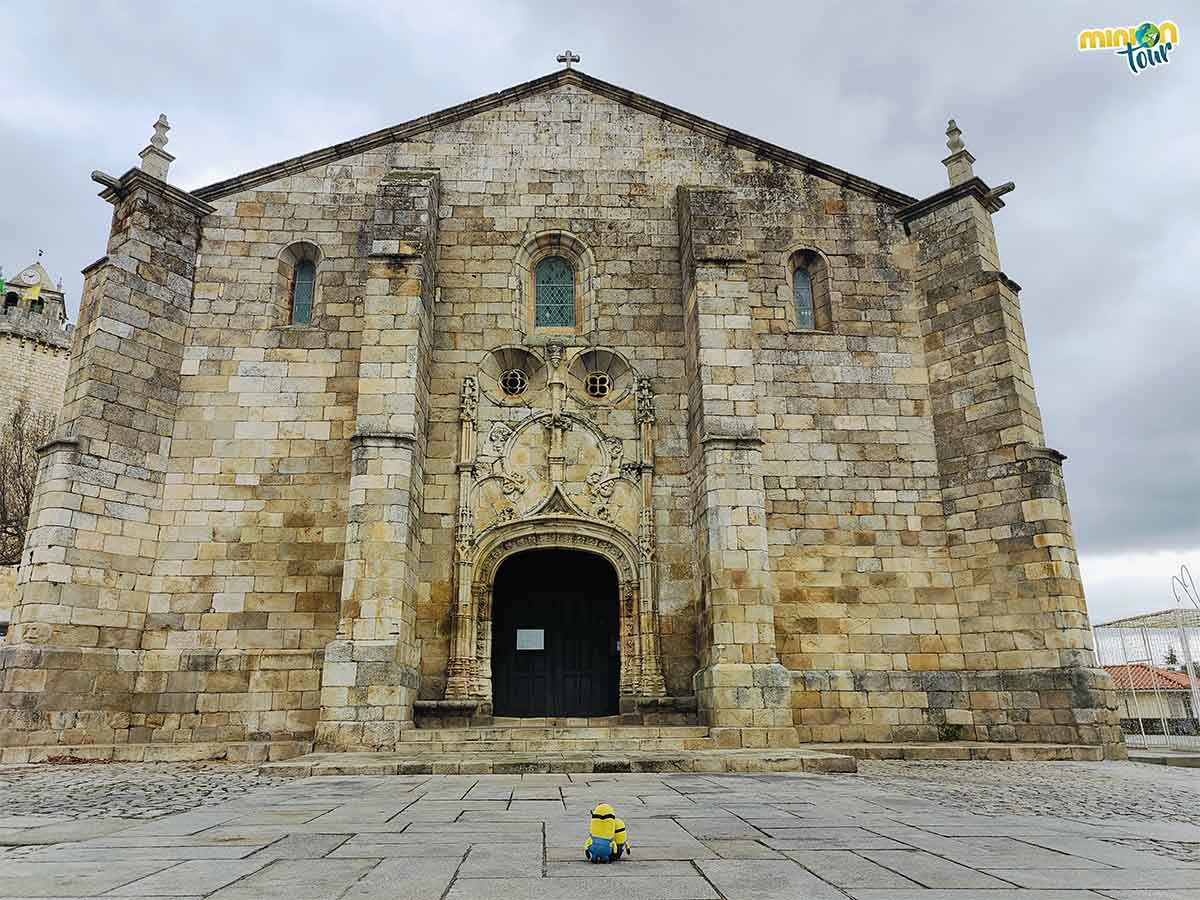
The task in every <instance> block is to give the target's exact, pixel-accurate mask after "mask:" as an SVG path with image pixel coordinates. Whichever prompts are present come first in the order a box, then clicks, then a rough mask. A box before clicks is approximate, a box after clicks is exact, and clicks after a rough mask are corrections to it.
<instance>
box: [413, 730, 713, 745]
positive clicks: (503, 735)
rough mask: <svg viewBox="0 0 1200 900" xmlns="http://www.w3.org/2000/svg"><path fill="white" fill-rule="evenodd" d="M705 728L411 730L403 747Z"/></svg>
mask: <svg viewBox="0 0 1200 900" xmlns="http://www.w3.org/2000/svg"><path fill="white" fill-rule="evenodd" d="M707 737H708V728H706V727H705V726H703V725H609V726H577V727H567V726H542V725H519V726H511V725H482V726H477V727H472V728H408V729H405V730H404V731H402V732H401V737H400V739H401V741H403V742H404V743H443V744H461V743H469V742H474V741H609V740H634V741H643V740H657V739H669V740H684V739H695V738H707Z"/></svg>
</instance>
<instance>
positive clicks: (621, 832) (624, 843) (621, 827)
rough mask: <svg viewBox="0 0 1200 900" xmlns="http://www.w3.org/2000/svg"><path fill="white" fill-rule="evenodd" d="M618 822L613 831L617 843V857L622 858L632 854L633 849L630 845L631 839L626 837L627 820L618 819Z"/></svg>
mask: <svg viewBox="0 0 1200 900" xmlns="http://www.w3.org/2000/svg"><path fill="white" fill-rule="evenodd" d="M616 823H617V826H616V829H615V831H614V832H613V840H614V841H616V844H617V859H620V858H621V857H622V856H626V855H631V854H632V853H633V850H632V849H631V848H630V846H629V841H628V840H626V838H625V820H624V819H617V820H616Z"/></svg>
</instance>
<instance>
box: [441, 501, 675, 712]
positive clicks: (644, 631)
mask: <svg viewBox="0 0 1200 900" xmlns="http://www.w3.org/2000/svg"><path fill="white" fill-rule="evenodd" d="M556 501H557V502H556ZM545 509H546V512H545V513H544V514H540V515H535V516H533V517H530V518H526V519H522V520H519V521H515V522H504V523H501V524H498V525H495V526H493V527H491V528H487V529H485V530H484V531H482V532H480V533H479V534H478V535H477V536H476V537H475V540H474V542H473V546H472V548H471V550H470V552H469V554H468V558H467V559H463V558H462V557H461V556H460V564H462V570H460V577H459V582H458V597H457V602H456V608H455V614H454V616H453V617H452V634H451V658H450V663H449V668H448V672H447V681H446V699H447V700H468V699H474V700H478V701H480V702H481V704H486V705H487V706H489V707H490V704H491V700H492V621H493V615H492V613H493V608H492V605H493V600H494V597H493V590H494V586H495V583H496V573H497V572H498V571H499V570H500V566H501V565H502V564H503V563H504V561H505V560H506V559H508V558H509V557H511V556H513V555H515V554H518V553H522V552H525V551H529V550H539V549H568V550H582V551H585V552H588V553H594V554H596V555H598V556H601V557H603V558H605V559H606V560H608V562H609V563H610V564H611V565H612V566H613V568H614V570H615V571H616V573H617V584H618V592H619V595H618V597H617V598H615V600H616V602H617V603H618V622H619V625H618V633H619V637H620V641H621V671H620V683H619V689H620V695H621V697H622V699H624V698H636V697H639V696H662V695H663V694H665V687H664V683H663V676H662V662H661V658H660V656H659V646H658V622H657V619H658V614H657V612H658V611H657V604H656V603H655V602H654V596H655V592H654V584H653V581H652V579H653V568H652V567H651V566H648V565H646V564H645V559H644V556H645V554H644V552H643V550H642V548H640V547H639V546H638V544H637V543H636V542H635V541H634V540H632V539H631V538H630V536H629V535H627V534H625V533H624V532H622V531H621V530H620V529H618V528H615V527H613V526H611V525H609V524H607V523H604V522H598V521H595V520H592V519H587V518H583V517H582V516H580V515H577V514H575V510H573V509H572V508H571V505H570V501H569V500H567V499H566V498H565V497H564V496H563V495H561V494H560V493H556V494H555V495H553V496H552V497H551V498H550V501H549V502H548V503H547V504H546V507H545ZM551 510H553V512H551ZM560 510H561V511H560ZM623 706H624V704H623Z"/></svg>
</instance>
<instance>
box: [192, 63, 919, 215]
mask: <svg viewBox="0 0 1200 900" xmlns="http://www.w3.org/2000/svg"><path fill="white" fill-rule="evenodd" d="M563 85H575V86H577V87H582V88H584V89H585V90H588V91H591V92H592V93H594V94H598V95H599V96H602V97H606V98H608V99H609V100H612V101H614V102H616V103H620V104H622V105H624V106H628V107H631V108H633V109H636V110H638V111H639V112H644V113H647V114H648V115H652V116H655V117H657V118H660V119H663V120H664V121H667V122H671V123H673V124H676V125H680V126H682V127H684V128H687V129H690V130H691V131H694V132H697V133H699V134H703V135H706V136H708V137H711V138H713V139H714V140H717V141H720V142H721V143H723V144H728V145H729V146H731V147H737V148H738V149H741V150H746V151H748V152H750V153H753V154H754V155H755V156H757V157H759V158H761V159H767V160H772V161H774V162H778V163H782V164H783V165H786V166H790V167H792V168H795V169H799V170H801V171H803V172H810V173H812V174H813V175H817V176H820V177H821V178H824V179H825V180H826V181H830V182H832V183H834V184H838V185H842V186H844V187H848V188H850V189H851V190H854V191H856V192H858V193H860V194H864V195H866V196H868V197H872V198H874V199H876V200H880V201H882V202H884V203H888V204H890V205H892V206H898V207H899V206H907V205H910V204H912V203H914V202H916V198H915V197H910V196H909V195H908V194H903V193H901V192H899V191H896V190H892V189H891V188H888V187H884V186H883V185H881V184H877V183H875V182H873V181H868V180H867V179H865V178H860V177H859V176H857V175H853V174H851V173H849V172H847V171H845V170H843V169H839V168H837V167H835V166H831V165H829V164H827V163H823V162H821V161H820V160H816V159H811V158H810V157H807V156H803V155H802V154H799V153H795V152H793V151H791V150H787V149H785V148H783V147H780V146H778V145H777V144H771V143H769V142H767V141H763V140H760V139H758V138H756V137H752V136H750V135H748V134H745V133H743V132H740V131H735V130H733V129H731V128H726V127H725V126H724V125H719V124H717V123H716V122H713V121H711V120H709V119H704V118H701V117H700V116H697V115H693V114H692V113H689V112H685V111H684V110H682V109H679V108H677V107H674V106H670V105H668V104H666V103H662V102H660V101H658V100H654V99H651V98H650V97H647V96H645V95H643V94H638V93H635V92H634V91H630V90H626V89H625V88H622V87H618V86H617V85H615V84H609V83H608V82H606V81H601V80H600V79H599V78H594V77H592V76H591V75H587V74H585V73H584V72H581V71H579V70H578V69H561V70H559V71H556V72H552V73H551V74H549V75H544V76H542V77H541V78H536V79H534V80H533V81H527V82H525V83H524V84H519V85H516V86H514V87H510V88H507V89H505V90H503V91H497V92H496V93H494V94H488V95H486V96H484V97H479V98H478V99H475V100H471V101H468V102H467V103H460V104H458V105H456V106H451V107H448V108H447V109H443V110H440V111H439V112H435V113H430V114H429V115H427V116H421V117H420V118H418V119H412V120H410V121H408V122H403V123H401V124H399V125H394V126H392V127H390V128H383V129H380V130H379V131H373V132H371V133H370V134H365V135H363V136H362V137H358V138H354V139H353V140H349V141H343V142H342V143H339V144H334V145H332V146H330V147H324V148H322V149H320V150H314V151H312V152H311V153H305V154H302V155H300V156H294V157H292V158H291V159H286V160H283V161H282V162H278V163H275V164H273V165H269V166H263V167H262V168H259V169H253V170H252V171H249V172H246V173H244V174H241V175H238V176H235V177H233V178H228V179H226V180H224V181H218V182H216V183H214V184H209V185H205V186H204V187H200V188H196V190H194V191H193V192H192V194H193V195H194V196H196V197H198V198H200V199H201V200H219V199H221V198H222V197H227V196H229V195H230V194H236V193H238V192H239V191H245V190H250V189H252V188H256V187H258V186H259V185H263V184H266V183H267V182H270V181H275V180H276V179H279V178H283V177H285V176H287V175H296V174H299V173H301V172H304V171H307V170H308V169H311V168H314V167H315V166H320V165H324V164H325V163H330V162H335V161H337V160H339V159H343V158H345V157H347V156H352V155H354V154H356V153H363V152H365V151H367V150H373V149H375V148H377V147H382V146H385V145H387V144H393V143H397V142H402V141H410V140H412V139H413V138H415V137H416V136H418V135H420V134H423V133H425V132H428V131H432V130H433V129H435V128H441V127H444V126H446V125H451V124H453V123H455V122H458V121H461V120H462V119H466V118H469V117H470V116H475V115H479V114H480V113H484V112H488V111H489V110H492V109H496V108H497V107H500V106H504V105H505V104H508V103H512V102H515V101H517V100H520V99H522V98H524V97H528V96H530V95H531V94H537V93H540V92H542V91H547V90H552V89H554V88H557V87H561V86H563Z"/></svg>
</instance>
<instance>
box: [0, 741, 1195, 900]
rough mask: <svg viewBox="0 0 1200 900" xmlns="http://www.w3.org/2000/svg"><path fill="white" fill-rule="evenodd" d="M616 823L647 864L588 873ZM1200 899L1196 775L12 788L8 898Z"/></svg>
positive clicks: (1079, 770) (53, 771) (231, 775)
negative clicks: (591, 828) (593, 815)
mask: <svg viewBox="0 0 1200 900" xmlns="http://www.w3.org/2000/svg"><path fill="white" fill-rule="evenodd" d="M599 800H604V801H607V802H609V803H611V804H613V805H614V806H615V807H616V808H617V811H618V813H619V814H620V815H621V816H622V817H623V818H624V819H625V821H626V822H627V823H628V828H629V834H630V842H631V844H632V846H633V848H634V850H633V856H632V858H630V859H628V860H624V861H622V862H620V863H617V864H612V865H607V866H596V865H591V864H589V863H587V862H585V861H584V859H583V854H582V849H581V848H582V844H583V840H584V836H585V834H586V830H587V819H588V816H587V812H588V810H589V808H590V806H591V805H592V804H593V803H595V802H597V801H599ZM610 896H615V897H619V898H621V900H714V898H725V900H773V898H780V900H835V898H836V900H845V898H854V900H973V898H984V900H1085V898H1086V900H1099V898H1110V900H1133V898H1141V900H1159V898H1163V900H1167V898H1170V900H1200V773H1196V772H1195V771H1193V770H1187V769H1171V768H1167V767H1161V766H1149V765H1141V764H1137V763H910V762H863V763H862V764H861V768H860V772H859V774H857V775H790V774H789V775H766V774H764V775H695V774H679V775H669V774H662V775H654V774H644V775H637V774H634V775H629V774H622V775H598V774H597V775H577V776H570V775H532V776H467V775H461V776H357V777H328V776H327V777H320V778H309V779H279V778H269V777H263V776H259V775H257V774H256V773H255V770H254V769H253V768H252V767H239V766H233V765H228V764H186V765H185V764H171V765H167V764H160V765H144V764H112V765H94V764H89V765H72V766H49V765H39V766H21V767H7V768H0V898H27V897H28V898H32V897H39V898H46V897H63V898H66V897H71V898H80V897H171V898H182V897H211V898H218V900H233V898H246V900H250V898H253V900H263V898H273V897H285V898H287V900H306V898H313V900H318V898H319V900H331V898H346V900H351V898H353V900H366V898H394V900H440V898H446V900H489V898H496V900H501V898H503V900H523V898H529V900H535V898H536V900H576V898H579V900H583V898H588V900H591V898H603V897H610Z"/></svg>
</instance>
